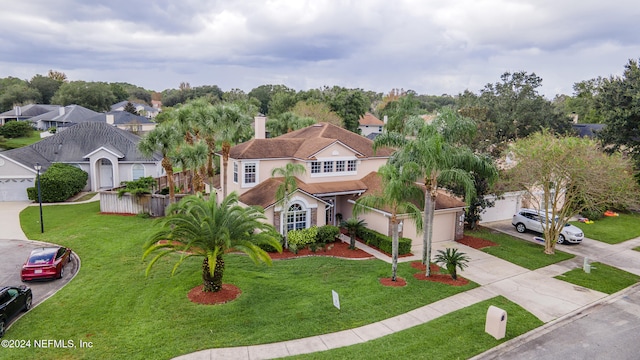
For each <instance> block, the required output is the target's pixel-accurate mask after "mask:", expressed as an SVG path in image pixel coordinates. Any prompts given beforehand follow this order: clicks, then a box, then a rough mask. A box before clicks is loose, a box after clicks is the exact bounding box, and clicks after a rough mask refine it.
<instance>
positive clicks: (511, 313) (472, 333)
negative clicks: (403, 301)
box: [290, 296, 544, 360]
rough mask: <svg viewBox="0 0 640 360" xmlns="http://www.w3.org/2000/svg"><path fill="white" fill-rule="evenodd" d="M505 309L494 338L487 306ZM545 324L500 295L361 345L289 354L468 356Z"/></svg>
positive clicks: (319, 356) (329, 356)
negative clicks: (501, 329) (502, 327)
mask: <svg viewBox="0 0 640 360" xmlns="http://www.w3.org/2000/svg"><path fill="white" fill-rule="evenodd" d="M490 305H494V306H497V307H499V308H501V309H503V310H505V311H506V312H507V331H506V334H505V338H504V339H501V340H496V339H495V338H494V337H492V336H491V335H489V334H487V333H486V332H485V331H484V325H485V321H486V316H487V309H488V308H489V306H490ZM543 324H544V323H543V322H542V321H540V320H539V319H538V318H536V317H535V316H533V315H532V314H531V313H529V312H528V311H526V310H524V309H523V308H521V307H520V306H518V305H517V304H515V303H513V302H511V301H509V300H507V299H506V298H504V297H502V296H498V297H495V298H493V299H489V300H486V301H483V302H480V303H477V304H474V305H471V306H469V307H466V308H464V309H460V310H458V311H455V312H453V313H450V314H446V315H444V316H442V317H439V318H437V319H434V320H432V321H430V322H428V323H426V324H422V325H418V326H415V327H412V328H410V329H407V330H404V331H401V332H398V333H394V334H391V335H388V336H385V337H382V338H380V339H376V340H372V341H369V342H366V343H364V344H358V345H352V346H348V347H343V348H339V349H334V350H328V351H323V352H319V353H312V354H308V355H301V356H297V357H290V358H296V359H394V360H395V359H430V360H436V359H443V360H449V359H468V358H470V357H473V356H474V355H477V354H480V353H483V352H485V351H487V350H489V349H491V348H493V347H496V346H498V345H500V344H501V343H503V342H505V341H507V340H511V339H513V338H515V337H517V336H520V335H522V334H524V333H526V332H528V331H530V330H533V329H535V328H537V327H539V326H542V325H543Z"/></svg>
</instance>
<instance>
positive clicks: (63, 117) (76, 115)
mask: <svg viewBox="0 0 640 360" xmlns="http://www.w3.org/2000/svg"><path fill="white" fill-rule="evenodd" d="M54 106H56V108H55V109H54V110H51V111H49V112H47V113H44V114H40V115H37V116H34V117H30V118H29V119H27V120H26V121H28V122H30V123H31V124H32V125H33V126H34V127H35V128H36V129H38V130H48V129H50V128H64V127H69V126H71V125H74V124H77V123H81V122H84V121H85V120H86V119H88V118H90V117H93V116H96V115H99V114H100V113H98V112H95V111H93V110H90V109H87V108H85V107H82V106H80V105H67V106H59V105H54Z"/></svg>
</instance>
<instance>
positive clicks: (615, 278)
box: [555, 262, 640, 294]
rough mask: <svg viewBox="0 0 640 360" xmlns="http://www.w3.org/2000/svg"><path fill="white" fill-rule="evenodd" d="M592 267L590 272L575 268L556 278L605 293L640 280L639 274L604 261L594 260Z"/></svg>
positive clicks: (615, 290)
mask: <svg viewBox="0 0 640 360" xmlns="http://www.w3.org/2000/svg"><path fill="white" fill-rule="evenodd" d="M591 267H592V268H591V272H590V273H588V274H587V273H586V272H584V270H583V269H582V268H580V269H573V270H571V271H568V272H566V273H564V274H562V275H558V276H556V277H555V278H556V279H560V280H564V281H566V282H570V283H572V284H576V285H580V286H582V287H586V288H588V289H592V290H596V291H600V292H603V293H605V294H613V293H615V292H618V291H620V290H622V289H624V288H627V287H629V286H631V285H633V284H635V283H637V282H638V281H639V280H640V276H638V275H635V274H631V273H629V272H626V271H624V270H620V269H618V268H614V267H611V266H609V265H605V264H602V263H598V262H594V263H592V264H591Z"/></svg>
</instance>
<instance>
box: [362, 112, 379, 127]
mask: <svg viewBox="0 0 640 360" xmlns="http://www.w3.org/2000/svg"><path fill="white" fill-rule="evenodd" d="M358 123H359V124H360V125H362V126H365V125H369V126H384V121H382V120H380V119H378V118H377V117H375V116H373V114H372V113H369V112H368V113H366V114H364V115H363V116H361V117H360V119H359V120H358Z"/></svg>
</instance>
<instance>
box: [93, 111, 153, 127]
mask: <svg viewBox="0 0 640 360" xmlns="http://www.w3.org/2000/svg"><path fill="white" fill-rule="evenodd" d="M107 115H113V123H114V125H128V124H155V123H154V122H153V121H151V120H149V119H148V118H147V117H145V116H140V115H134V114H132V113H130V112H128V111H109V112H108V113H106V114H97V115H95V116H92V117H90V118H87V119H84V120H83V122H84V121H95V122H103V123H106V122H107Z"/></svg>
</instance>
